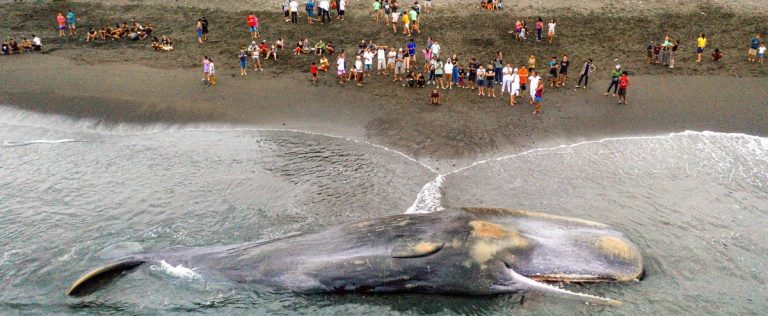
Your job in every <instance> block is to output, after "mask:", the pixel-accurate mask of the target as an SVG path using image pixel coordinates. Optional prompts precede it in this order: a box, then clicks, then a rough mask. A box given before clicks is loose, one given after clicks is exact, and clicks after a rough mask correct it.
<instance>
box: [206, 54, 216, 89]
mask: <svg viewBox="0 0 768 316" xmlns="http://www.w3.org/2000/svg"><path fill="white" fill-rule="evenodd" d="M208 60H209V61H210V64H209V65H208V84H210V85H211V86H215V85H216V82H217V81H216V65H215V64H214V63H213V59H211V58H208Z"/></svg>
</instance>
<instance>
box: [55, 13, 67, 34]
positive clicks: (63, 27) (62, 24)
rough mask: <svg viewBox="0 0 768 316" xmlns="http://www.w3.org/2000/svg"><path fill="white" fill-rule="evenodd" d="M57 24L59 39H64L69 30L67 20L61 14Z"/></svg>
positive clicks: (57, 18) (57, 17) (58, 16)
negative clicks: (66, 31)
mask: <svg viewBox="0 0 768 316" xmlns="http://www.w3.org/2000/svg"><path fill="white" fill-rule="evenodd" d="M56 23H58V24H59V37H64V32H65V30H66V29H67V19H66V18H65V17H64V14H62V13H61V12H59V15H57V16H56Z"/></svg>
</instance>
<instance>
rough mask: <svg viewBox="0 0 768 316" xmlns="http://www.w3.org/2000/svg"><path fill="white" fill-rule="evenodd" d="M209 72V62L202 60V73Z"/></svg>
mask: <svg viewBox="0 0 768 316" xmlns="http://www.w3.org/2000/svg"><path fill="white" fill-rule="evenodd" d="M210 70H211V61H209V60H208V59H203V72H209V71H210Z"/></svg>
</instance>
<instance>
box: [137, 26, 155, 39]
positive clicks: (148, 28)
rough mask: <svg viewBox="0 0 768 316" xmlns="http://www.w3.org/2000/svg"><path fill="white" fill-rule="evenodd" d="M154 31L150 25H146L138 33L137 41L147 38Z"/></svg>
mask: <svg viewBox="0 0 768 316" xmlns="http://www.w3.org/2000/svg"><path fill="white" fill-rule="evenodd" d="M154 30H155V28H154V27H152V24H147V26H145V27H144V28H142V29H141V30H140V31H139V39H142V40H143V39H145V38H148V37H150V36H152V32H153V31H154Z"/></svg>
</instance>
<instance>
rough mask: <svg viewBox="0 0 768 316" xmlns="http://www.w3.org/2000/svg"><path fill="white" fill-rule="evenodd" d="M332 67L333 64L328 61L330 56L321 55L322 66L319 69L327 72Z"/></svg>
mask: <svg viewBox="0 0 768 316" xmlns="http://www.w3.org/2000/svg"><path fill="white" fill-rule="evenodd" d="M330 67H331V65H330V64H329V63H328V58H326V57H325V55H322V56H320V67H319V68H318V69H319V70H320V71H324V72H327V71H328V69H329V68H330Z"/></svg>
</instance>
